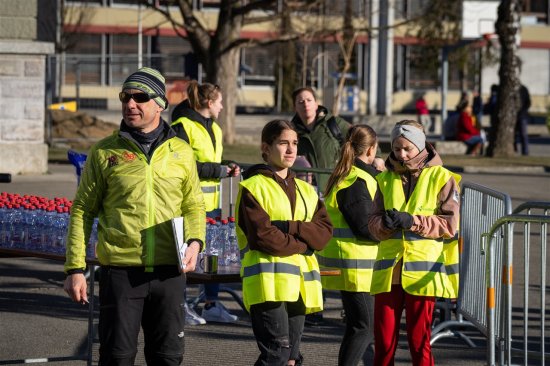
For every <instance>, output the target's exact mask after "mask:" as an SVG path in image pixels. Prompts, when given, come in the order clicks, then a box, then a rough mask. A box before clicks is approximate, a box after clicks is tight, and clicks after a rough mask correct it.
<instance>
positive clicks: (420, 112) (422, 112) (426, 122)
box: [415, 94, 432, 132]
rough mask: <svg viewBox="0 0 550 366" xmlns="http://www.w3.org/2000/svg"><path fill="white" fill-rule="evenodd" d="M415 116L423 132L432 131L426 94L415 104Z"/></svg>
mask: <svg viewBox="0 0 550 366" xmlns="http://www.w3.org/2000/svg"><path fill="white" fill-rule="evenodd" d="M415 108H416V116H417V119H418V122H420V123H421V124H422V126H424V130H425V131H426V132H429V131H431V130H432V119H431V117H430V111H429V109H428V103H426V94H422V95H421V96H420V97H419V98H418V99H417V100H416V103H415Z"/></svg>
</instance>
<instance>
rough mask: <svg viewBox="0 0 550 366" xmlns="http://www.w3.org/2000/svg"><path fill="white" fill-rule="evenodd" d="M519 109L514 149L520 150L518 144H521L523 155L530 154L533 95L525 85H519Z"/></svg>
mask: <svg viewBox="0 0 550 366" xmlns="http://www.w3.org/2000/svg"><path fill="white" fill-rule="evenodd" d="M519 102H520V105H519V110H518V116H517V119H516V129H515V135H516V137H515V143H514V150H515V151H518V149H517V145H518V144H519V145H520V146H521V155H529V136H528V134H527V125H528V124H529V108H531V96H530V95H529V90H528V89H527V87H526V86H525V85H523V84H522V85H520V87H519Z"/></svg>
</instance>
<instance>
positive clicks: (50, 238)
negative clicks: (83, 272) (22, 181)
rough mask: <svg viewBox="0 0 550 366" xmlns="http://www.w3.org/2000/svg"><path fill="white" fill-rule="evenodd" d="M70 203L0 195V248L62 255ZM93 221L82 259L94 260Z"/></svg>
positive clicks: (95, 238) (95, 232)
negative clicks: (84, 255) (84, 256)
mask: <svg viewBox="0 0 550 366" xmlns="http://www.w3.org/2000/svg"><path fill="white" fill-rule="evenodd" d="M71 206H72V202H71V201H69V200H68V199H66V198H61V197H56V198H53V199H49V198H46V197H40V196H35V195H19V194H12V193H6V192H2V193H0V247H1V248H3V249H14V250H21V251H29V252H39V253H47V254H56V255H65V242H66V238H67V230H68V227H69V220H70V216H69V212H70V209H71ZM96 243H97V219H96V220H95V221H94V225H93V230H92V234H91V235H90V243H89V245H88V246H87V248H86V256H87V257H89V258H94V257H95V244H96Z"/></svg>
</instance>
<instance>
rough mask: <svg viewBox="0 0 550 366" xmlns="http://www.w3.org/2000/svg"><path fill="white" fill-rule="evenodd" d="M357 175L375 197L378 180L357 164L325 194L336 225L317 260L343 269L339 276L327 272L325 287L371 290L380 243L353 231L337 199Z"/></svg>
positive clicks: (372, 196)
mask: <svg viewBox="0 0 550 366" xmlns="http://www.w3.org/2000/svg"><path fill="white" fill-rule="evenodd" d="M358 178H360V179H361V181H364V182H365V185H366V188H367V190H368V192H369V194H370V196H371V199H372V198H374V195H375V194H376V187H377V183H376V180H375V179H374V178H373V177H372V176H371V175H370V174H369V173H368V172H366V171H364V170H362V169H360V168H357V167H355V166H352V168H351V170H350V173H349V174H348V175H347V176H346V177H345V178H344V179H343V180H342V181H341V182H340V183H338V185H337V186H336V187H334V188H333V189H332V190H331V191H330V192H329V194H328V195H327V197H326V198H325V206H326V208H327V212H328V214H329V216H330V220H331V221H332V224H333V226H334V229H333V237H332V239H331V240H330V241H329V243H328V245H327V246H326V247H325V249H323V250H322V251H320V252H317V253H316V255H317V260H318V261H319V266H320V267H321V268H326V269H339V270H340V275H338V276H326V277H323V278H322V279H321V281H322V283H323V288H325V289H331V290H343V291H350V292H369V291H370V284H371V277H372V271H373V268H374V264H375V259H376V252H377V244H378V243H376V242H372V241H361V240H359V239H358V238H357V237H356V236H355V235H354V234H353V231H352V230H351V228H350V227H349V225H348V223H347V222H346V220H345V218H344V216H343V215H342V213H341V212H340V209H339V208H338V201H337V194H338V192H340V191H341V190H343V189H346V188H349V187H350V186H351V185H353V184H354V183H355V182H356V181H357V179H358ZM365 214H368V213H367V212H365Z"/></svg>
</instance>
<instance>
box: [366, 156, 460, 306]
mask: <svg viewBox="0 0 550 366" xmlns="http://www.w3.org/2000/svg"><path fill="white" fill-rule="evenodd" d="M451 178H454V179H455V180H456V182H457V185H458V182H459V181H460V177H459V176H457V175H455V174H453V173H451V172H450V171H448V170H447V169H445V168H443V167H441V166H435V167H430V168H426V169H424V170H423V171H422V173H421V174H420V177H419V178H418V182H417V183H416V186H415V188H414V191H413V193H412V195H411V196H410V197H409V200H408V202H407V201H406V199H405V193H404V191H403V184H402V182H401V177H400V176H399V174H397V173H395V172H391V171H386V172H383V173H380V174H379V175H378V176H377V180H378V182H379V189H380V192H381V193H382V195H383V197H384V208H385V209H392V208H395V209H397V210H398V211H403V212H408V213H410V214H412V215H426V216H429V215H434V214H436V212H437V209H438V204H439V202H438V199H437V196H438V194H439V192H440V191H441V189H442V188H443V187H444V186H445V184H446V183H447V182H448V180H449V179H451ZM426 192H428V194H426ZM419 248H421V250H420V249H419ZM458 258H459V257H458V241H457V238H456V237H455V238H452V239H442V238H438V239H429V238H424V237H422V236H420V235H418V234H417V233H412V232H410V231H399V232H397V233H395V234H394V235H392V237H391V238H389V239H387V240H384V241H382V242H381V243H380V246H379V251H378V256H377V262H376V264H375V268H374V274H373V280H372V285H371V293H373V294H377V293H381V292H389V291H390V290H391V284H392V275H393V267H394V266H395V265H396V264H397V263H398V262H399V261H400V260H401V259H403V270H402V275H401V283H402V286H403V288H404V289H405V291H407V292H408V293H410V294H413V295H420V296H436V297H444V298H456V297H457V295H458V272H459V264H458Z"/></svg>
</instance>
